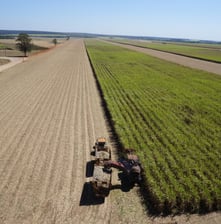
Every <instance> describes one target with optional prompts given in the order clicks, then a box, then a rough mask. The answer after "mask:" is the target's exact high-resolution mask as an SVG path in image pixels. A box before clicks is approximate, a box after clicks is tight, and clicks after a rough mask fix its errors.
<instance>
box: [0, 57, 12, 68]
mask: <svg viewBox="0 0 221 224" xmlns="http://www.w3.org/2000/svg"><path fill="white" fill-rule="evenodd" d="M9 62H10V60H7V59H2V58H0V66H1V65H5V64H7V63H9Z"/></svg>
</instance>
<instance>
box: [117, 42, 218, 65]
mask: <svg viewBox="0 0 221 224" xmlns="http://www.w3.org/2000/svg"><path fill="white" fill-rule="evenodd" d="M116 42H120V43H126V44H132V45H135V46H140V47H146V48H150V49H154V50H160V51H165V52H170V53H175V54H180V55H184V56H188V57H194V58H199V59H203V60H208V61H214V62H218V63H221V44H220V45H218V44H217V45H215V44H210V45H209V44H197V43H195V44H180V43H168V42H141V41H133V40H117V41H116Z"/></svg>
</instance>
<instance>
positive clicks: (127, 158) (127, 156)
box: [91, 137, 142, 198]
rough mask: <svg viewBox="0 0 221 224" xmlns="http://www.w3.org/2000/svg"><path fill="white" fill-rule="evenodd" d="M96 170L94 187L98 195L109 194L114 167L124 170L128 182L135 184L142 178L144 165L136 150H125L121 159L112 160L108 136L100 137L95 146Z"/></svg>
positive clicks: (93, 180) (94, 172) (93, 181)
mask: <svg viewBox="0 0 221 224" xmlns="http://www.w3.org/2000/svg"><path fill="white" fill-rule="evenodd" d="M93 154H94V156H95V161H94V171H93V179H92V182H91V183H92V187H93V191H94V194H95V196H96V197H103V198H104V197H106V196H108V194H109V192H110V190H111V188H112V184H111V179H112V169H111V168H115V169H118V170H119V171H121V172H122V174H123V176H124V179H126V181H127V183H129V184H131V185H134V184H135V183H138V184H139V183H140V182H141V180H142V167H141V164H140V162H139V159H138V156H137V155H135V153H134V150H132V149H126V150H124V156H122V157H121V158H120V159H119V161H112V160H111V147H110V146H109V145H108V143H107V140H106V138H103V137H101V138H98V139H97V140H96V142H95V146H94V153H93Z"/></svg>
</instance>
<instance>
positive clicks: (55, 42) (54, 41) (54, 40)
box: [52, 38, 58, 46]
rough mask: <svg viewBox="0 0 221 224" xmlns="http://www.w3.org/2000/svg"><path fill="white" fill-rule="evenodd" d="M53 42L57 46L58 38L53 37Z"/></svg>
mask: <svg viewBox="0 0 221 224" xmlns="http://www.w3.org/2000/svg"><path fill="white" fill-rule="evenodd" d="M52 42H53V44H54V45H55V46H56V45H57V43H58V41H57V39H56V38H55V39H53V40H52Z"/></svg>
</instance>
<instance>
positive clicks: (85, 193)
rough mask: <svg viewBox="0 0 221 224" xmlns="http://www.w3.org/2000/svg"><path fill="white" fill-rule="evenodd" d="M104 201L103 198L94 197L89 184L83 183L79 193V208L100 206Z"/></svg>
mask: <svg viewBox="0 0 221 224" xmlns="http://www.w3.org/2000/svg"><path fill="white" fill-rule="evenodd" d="M104 201H105V199H104V198H98V197H95V195H94V192H93V188H92V185H91V183H90V182H85V183H84V187H83V190H82V193H81V199H80V203H79V205H80V206H89V205H100V204H103V203H104Z"/></svg>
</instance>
